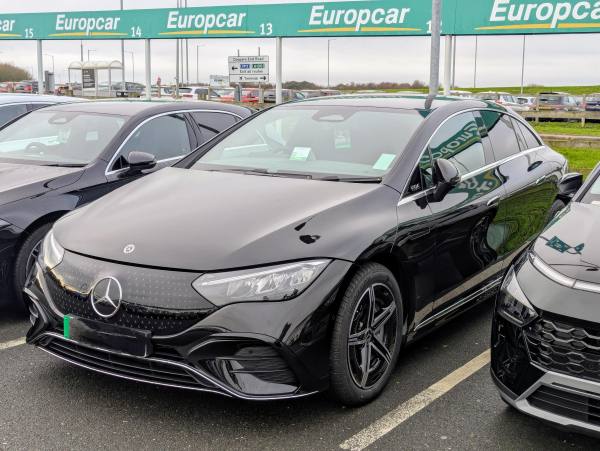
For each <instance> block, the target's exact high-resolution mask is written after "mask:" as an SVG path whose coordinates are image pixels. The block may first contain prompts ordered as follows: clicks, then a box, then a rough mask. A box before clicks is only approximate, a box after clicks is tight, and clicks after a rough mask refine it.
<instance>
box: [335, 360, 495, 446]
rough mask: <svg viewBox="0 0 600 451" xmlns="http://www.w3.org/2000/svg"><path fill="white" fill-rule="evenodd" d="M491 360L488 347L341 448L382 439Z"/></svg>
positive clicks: (367, 443) (343, 444) (366, 444)
mask: <svg viewBox="0 0 600 451" xmlns="http://www.w3.org/2000/svg"><path fill="white" fill-rule="evenodd" d="M489 362H490V350H489V349H488V350H487V351H485V352H484V353H482V354H480V355H478V356H477V357H475V358H474V359H473V360H471V361H470V362H468V363H466V364H465V365H463V366H461V367H460V368H459V369H457V370H456V371H454V372H452V373H450V374H448V376H446V377H445V378H443V379H442V380H440V381H438V382H436V383H435V384H433V385H432V386H431V387H429V388H426V389H425V390H423V391H422V392H421V393H419V394H418V395H416V396H414V397H413V398H411V399H409V400H408V401H406V402H405V403H403V404H401V405H399V406H398V407H396V408H395V409H394V410H392V411H391V412H390V413H388V414H387V415H385V416H384V417H382V418H380V419H379V420H377V421H376V422H374V423H371V424H370V425H369V426H367V427H366V428H365V429H363V430H362V431H360V432H359V433H358V434H356V435H354V436H353V437H350V438H349V439H348V440H346V441H345V442H344V443H342V444H341V445H340V448H342V449H349V450H351V451H362V450H363V449H365V448H366V447H367V446H369V445H370V444H371V443H373V442H374V441H375V440H378V439H380V438H381V437H383V436H384V435H385V434H387V433H388V432H390V431H391V430H392V429H394V428H395V427H396V426H399V425H400V424H401V423H403V422H404V421H406V420H408V419H409V418H410V417H412V416H413V415H414V414H415V413H417V412H419V411H420V410H422V409H424V408H425V407H427V406H428V405H429V404H431V403H432V402H433V401H435V400H436V399H437V398H439V397H440V396H442V395H443V394H444V393H446V392H448V391H449V390H450V389H452V388H453V387H454V386H455V385H457V384H458V383H460V382H462V381H463V380H465V379H466V378H467V377H469V376H471V375H472V374H474V373H475V372H477V371H479V370H480V369H481V368H483V367H484V366H485V365H487V364H488V363H489Z"/></svg>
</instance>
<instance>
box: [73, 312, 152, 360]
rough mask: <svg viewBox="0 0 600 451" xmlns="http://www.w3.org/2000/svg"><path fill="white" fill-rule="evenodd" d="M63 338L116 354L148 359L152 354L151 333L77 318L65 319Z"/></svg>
mask: <svg viewBox="0 0 600 451" xmlns="http://www.w3.org/2000/svg"><path fill="white" fill-rule="evenodd" d="M64 336H65V338H68V339H70V340H73V341H76V342H77V343H79V344H81V345H84V346H90V347H92V348H96V349H102V350H105V351H109V352H111V351H112V352H115V353H117V354H126V355H130V356H133V357H148V356H149V355H151V354H152V351H153V350H152V341H151V340H150V338H151V337H152V332H150V331H148V330H137V329H131V328H129V327H123V326H117V325H114V324H107V323H101V322H99V321H93V320H90V319H86V318H79V317H77V316H68V317H65V330H64Z"/></svg>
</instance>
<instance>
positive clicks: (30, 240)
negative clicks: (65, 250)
mask: <svg viewBox="0 0 600 451" xmlns="http://www.w3.org/2000/svg"><path fill="white" fill-rule="evenodd" d="M52 225H53V224H52V223H48V224H44V225H42V226H40V227H38V228H36V229H35V230H34V231H33V232H31V233H30V234H29V236H28V237H27V238H26V239H25V241H23V244H21V247H20V248H19V250H18V251H17V256H16V257H15V264H14V266H13V277H12V279H13V283H12V291H13V302H14V303H15V304H17V305H19V306H22V307H25V299H24V297H23V287H24V286H25V280H26V279H27V275H28V272H29V269H31V265H32V260H31V259H32V258H34V257H35V250H36V247H37V246H38V245H40V244H41V241H42V239H43V238H44V237H45V236H46V234H47V233H48V231H49V230H50V229H51V228H52Z"/></svg>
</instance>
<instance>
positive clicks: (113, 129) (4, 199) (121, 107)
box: [0, 97, 252, 303]
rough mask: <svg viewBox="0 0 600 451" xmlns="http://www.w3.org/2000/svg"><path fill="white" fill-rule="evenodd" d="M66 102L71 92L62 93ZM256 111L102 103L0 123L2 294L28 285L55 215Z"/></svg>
mask: <svg viewBox="0 0 600 451" xmlns="http://www.w3.org/2000/svg"><path fill="white" fill-rule="evenodd" d="M57 99H60V100H64V98H60V97H59V98H57ZM250 114H252V112H251V111H250V110H249V109H247V108H243V107H238V106H234V105H222V104H218V103H213V102H204V103H199V102H197V103H194V104H191V103H183V102H162V103H161V102H152V103H150V102H139V101H124V100H123V101H115V100H112V101H111V100H106V101H95V102H83V103H77V104H63V105H56V106H50V107H47V108H44V109H42V110H36V111H32V112H29V113H27V115H26V116H24V117H22V118H20V119H18V120H15V121H13V122H9V123H8V124H6V125H4V127H2V128H1V129H0V193H1V194H0V229H1V231H0V267H1V268H3V269H2V271H0V300H2V301H4V302H3V303H6V302H7V300H9V299H10V298H11V295H12V297H13V299H14V300H15V301H16V302H17V303H19V302H21V303H22V302H23V298H22V292H21V290H22V287H23V284H24V283H25V277H26V275H27V273H28V272H29V270H30V269H31V267H32V266H33V264H34V260H35V257H36V255H37V254H38V252H39V249H40V243H41V240H42V238H43V237H44V235H45V234H46V233H47V232H48V230H50V228H51V227H52V224H53V223H54V221H56V220H57V219H58V218H60V217H61V216H63V215H64V214H65V213H68V212H70V211H71V210H73V209H75V208H77V207H79V206H81V205H84V204H87V203H88V202H91V201H93V200H95V199H98V198H99V197H101V196H103V195H105V194H107V193H109V192H112V191H114V190H116V189H117V188H119V187H121V186H123V185H125V184H127V183H129V182H131V181H134V180H137V179H139V178H140V177H141V176H143V175H146V174H149V173H153V172H156V171H158V170H159V169H162V168H164V167H166V166H169V165H171V164H173V163H174V162H175V161H177V160H178V159H180V158H181V157H182V156H184V155H186V154H188V153H189V152H190V151H191V150H192V149H195V148H196V147H197V146H198V145H200V144H202V143H203V142H205V141H207V140H209V139H210V138H212V137H213V136H215V135H216V134H217V133H219V132H220V131H222V130H224V129H226V128H228V127H230V126H232V125H234V124H235V123H236V122H238V121H240V120H242V119H243V118H245V117H247V116H249V115H250Z"/></svg>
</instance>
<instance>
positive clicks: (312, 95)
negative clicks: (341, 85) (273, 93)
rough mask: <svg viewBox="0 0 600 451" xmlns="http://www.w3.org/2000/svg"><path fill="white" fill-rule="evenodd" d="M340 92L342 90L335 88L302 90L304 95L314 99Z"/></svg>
mask: <svg viewBox="0 0 600 451" xmlns="http://www.w3.org/2000/svg"><path fill="white" fill-rule="evenodd" d="M284 92H285V91H284ZM319 93H320V94H319ZM340 94H341V92H340V91H337V90H335V89H320V90H316V89H310V90H309V89H305V90H304V91H302V95H303V96H304V97H305V98H307V99H313V98H315V97H329V96H339V95H340Z"/></svg>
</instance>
